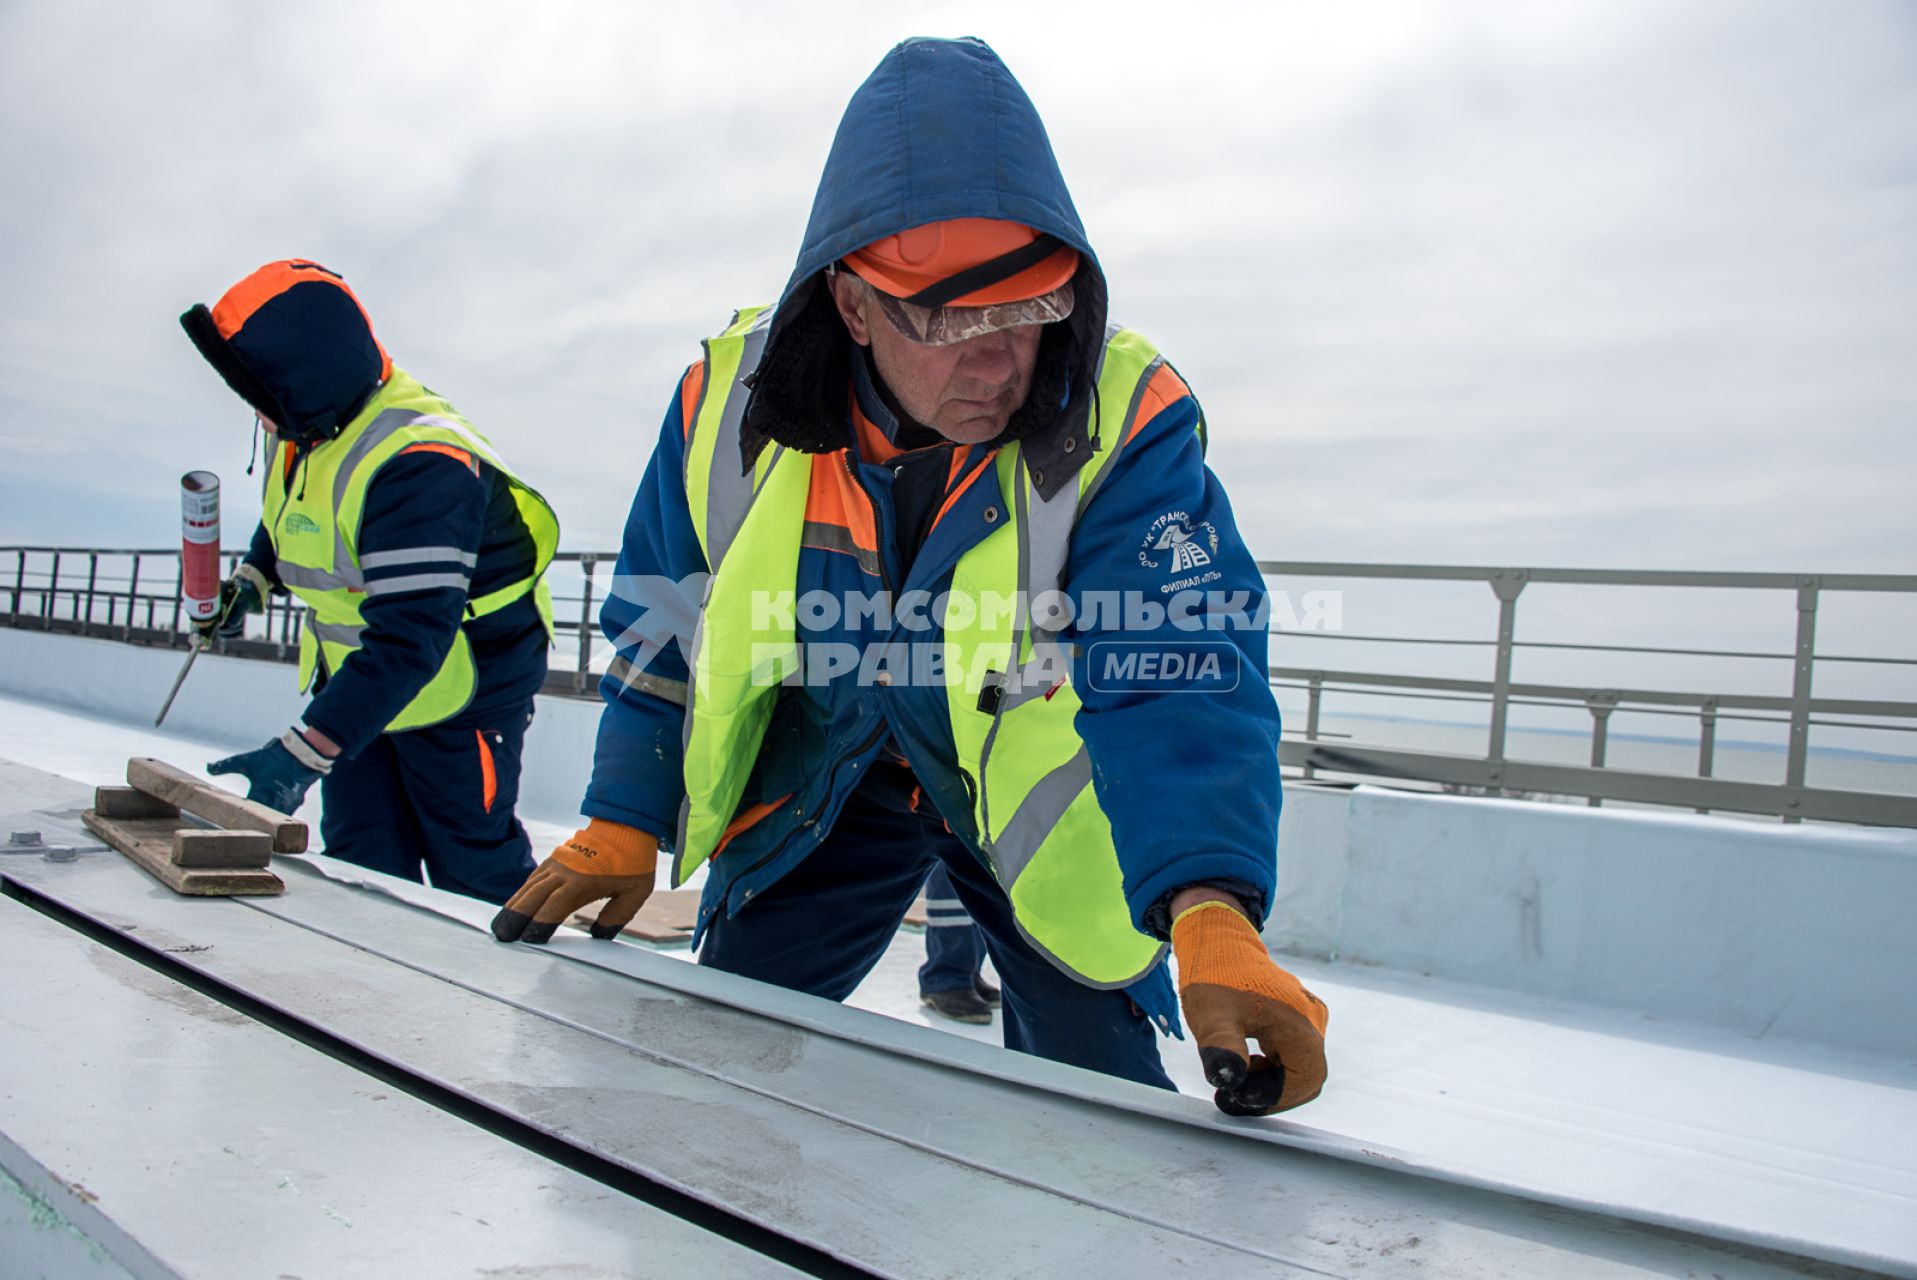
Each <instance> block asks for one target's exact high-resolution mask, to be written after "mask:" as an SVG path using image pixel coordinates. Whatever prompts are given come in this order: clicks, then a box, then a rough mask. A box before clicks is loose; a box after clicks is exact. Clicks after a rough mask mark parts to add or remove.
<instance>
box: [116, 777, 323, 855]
mask: <svg viewBox="0 0 1917 1280" xmlns="http://www.w3.org/2000/svg"><path fill="white" fill-rule="evenodd" d="M126 780H127V781H128V782H130V783H132V784H133V785H134V786H136V787H138V788H139V789H140V790H141V791H144V792H146V793H147V794H148V795H150V796H158V797H159V798H160V799H162V800H165V801H168V802H170V803H172V804H176V805H178V806H180V808H182V809H184V810H186V811H187V812H188V813H197V814H198V815H199V816H200V817H202V818H205V819H206V820H207V821H209V822H212V823H216V824H217V825H219V826H222V827H231V828H236V829H239V830H244V831H263V832H265V833H266V834H267V835H269V836H272V837H273V852H274V853H304V852H306V824H305V823H304V822H297V821H295V820H294V819H292V818H289V817H287V816H286V815H285V814H283V813H280V812H278V811H277V810H274V809H269V808H267V807H266V806H265V805H263V804H254V803H253V802H252V801H251V800H242V799H241V798H240V797H239V796H236V795H234V794H233V793H232V792H230V791H224V790H221V789H220V788H219V787H216V786H214V785H213V784H212V783H211V782H208V781H206V780H204V779H202V778H196V777H194V776H193V775H192V774H190V773H187V772H186V771H185V770H183V769H177V768H175V767H174V766H172V765H170V764H168V763H167V762H166V761H164V760H153V759H150V758H148V757H145V756H135V757H133V758H132V759H131V760H128V761H127V762H126Z"/></svg>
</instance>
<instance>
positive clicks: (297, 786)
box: [206, 729, 333, 815]
mask: <svg viewBox="0 0 1917 1280" xmlns="http://www.w3.org/2000/svg"><path fill="white" fill-rule="evenodd" d="M332 769H333V762H332V761H331V760H328V759H327V758H326V757H325V756H323V755H321V754H320V753H319V752H318V751H315V750H314V749H313V745H312V744H311V743H309V742H308V741H307V740H306V739H305V738H304V737H302V736H301V735H300V731H299V730H298V729H288V730H287V731H286V732H285V733H282V734H281V735H280V736H279V737H277V738H275V739H273V740H272V741H271V742H268V743H267V744H266V745H265V746H263V747H261V748H259V749H258V750H257V751H243V752H241V753H240V754H239V755H236V756H228V757H227V758H226V759H224V760H215V761H214V762H213V763H212V764H210V765H208V766H206V771H207V772H208V773H210V774H214V775H216V776H217V775H219V774H222V773H237V774H239V775H240V776H241V777H243V778H245V779H246V781H247V784H248V785H247V789H246V798H247V799H248V800H251V801H253V802H254V803H255V804H263V805H265V806H266V807H267V808H269V809H274V810H277V811H278V812H280V813H284V814H288V815H291V814H292V813H293V812H294V811H296V810H297V809H298V808H299V807H300V802H301V801H303V800H305V799H306V791H307V788H309V787H311V786H312V785H313V784H314V783H315V782H318V781H319V780H320V779H321V778H323V777H325V776H326V775H327V774H328V773H330V772H332Z"/></svg>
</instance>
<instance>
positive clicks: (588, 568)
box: [572, 551, 599, 693]
mask: <svg viewBox="0 0 1917 1280" xmlns="http://www.w3.org/2000/svg"><path fill="white" fill-rule="evenodd" d="M597 563H599V558H598V557H597V556H595V555H593V554H592V553H591V552H590V551H588V552H586V553H584V554H583V555H581V556H580V557H579V573H580V576H581V577H582V578H584V579H585V586H584V588H582V589H581V591H580V593H579V667H578V669H577V670H576V671H574V672H573V673H572V687H573V691H574V692H575V693H584V692H585V689H586V676H587V673H588V671H589V669H590V668H591V666H592V568H593V566H594V565H595V564H597Z"/></svg>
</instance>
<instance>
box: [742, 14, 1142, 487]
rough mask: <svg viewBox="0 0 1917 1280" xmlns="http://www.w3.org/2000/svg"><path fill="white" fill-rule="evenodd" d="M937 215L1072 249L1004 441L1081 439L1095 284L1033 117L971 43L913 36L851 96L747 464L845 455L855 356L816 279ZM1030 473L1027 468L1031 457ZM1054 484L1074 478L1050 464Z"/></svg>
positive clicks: (767, 374) (1077, 454) (1094, 355)
mask: <svg viewBox="0 0 1917 1280" xmlns="http://www.w3.org/2000/svg"><path fill="white" fill-rule="evenodd" d="M948 218H1001V219H1006V220H1009V221H1013V222H1022V223H1024V224H1026V225H1027V226H1030V227H1032V228H1034V229H1036V230H1038V231H1043V232H1049V233H1051V234H1052V235H1054V236H1057V237H1058V238H1059V239H1060V240H1062V241H1064V242H1065V243H1066V244H1068V245H1070V246H1071V247H1072V248H1074V249H1076V250H1078V253H1079V265H1078V274H1077V275H1076V276H1075V277H1074V278H1073V286H1074V289H1075V291H1076V294H1077V301H1076V304H1075V306H1074V309H1073V313H1072V316H1071V318H1070V319H1069V320H1065V321H1062V322H1060V323H1058V324H1054V325H1048V326H1046V333H1045V337H1044V340H1043V342H1042V345H1041V348H1040V356H1039V364H1040V367H1039V370H1038V372H1037V373H1036V374H1035V375H1034V379H1033V388H1032V394H1031V396H1030V397H1028V400H1027V404H1026V406H1025V407H1024V408H1023V409H1021V410H1020V411H1019V413H1018V414H1016V415H1014V417H1013V420H1012V422H1011V424H1010V425H1008V426H1007V428H1006V431H1005V434H1004V436H1002V437H1001V441H1003V440H1011V439H1021V440H1030V441H1031V444H1030V445H1029V446H1028V450H1031V451H1033V452H1034V453H1038V452H1042V453H1044V454H1045V455H1046V456H1048V457H1049V456H1050V455H1051V454H1052V453H1053V451H1054V450H1058V451H1059V452H1058V456H1059V457H1060V458H1061V459H1076V460H1077V461H1083V459H1084V457H1085V456H1087V455H1088V454H1089V452H1090V451H1089V450H1083V451H1080V450H1076V449H1074V450H1073V451H1071V452H1069V453H1067V452H1064V451H1063V450H1062V446H1063V443H1064V441H1065V439H1066V438H1067V437H1068V436H1069V435H1073V434H1078V435H1081V436H1083V435H1086V434H1087V424H1086V421H1085V418H1086V410H1087V406H1088V405H1089V404H1090V403H1091V401H1092V398H1093V397H1092V395H1091V381H1092V375H1093V372H1094V370H1095V366H1096V363H1097V360H1098V354H1099V352H1100V350H1101V349H1102V347H1103V334H1104V329H1105V313H1106V290H1105V276H1104V273H1103V271H1102V270H1100V268H1099V266H1098V259H1097V257H1096V255H1094V254H1093V252H1092V247H1091V243H1090V241H1088V240H1087V239H1086V237H1085V228H1084V227H1083V225H1081V224H1080V222H1079V220H1078V210H1077V209H1076V208H1074V207H1073V205H1072V197H1071V192H1070V191H1068V190H1067V189H1066V187H1065V178H1064V175H1063V174H1061V173H1060V172H1059V170H1058V161H1057V159H1056V158H1055V157H1054V156H1053V155H1052V144H1051V140H1050V139H1049V138H1047V137H1046V135H1045V125H1044V123H1043V122H1042V121H1041V120H1040V119H1039V117H1038V109H1037V108H1036V107H1034V106H1033V105H1032V100H1031V99H1030V98H1028V97H1026V96H1025V90H1024V89H1023V88H1021V87H1020V86H1019V83H1018V81H1017V80H1016V79H1014V78H1013V76H1012V73H1011V71H1009V70H1008V69H1007V68H1006V66H1005V64H1004V63H1003V62H1001V61H999V58H998V55H997V54H995V53H993V52H992V50H991V49H990V48H989V47H987V46H986V44H985V43H984V42H983V41H980V40H975V39H970V38H966V39H961V40H934V39H926V38H914V39H911V40H907V41H905V42H904V43H902V44H899V45H897V46H896V47H894V48H893V49H892V51H891V52H890V53H888V54H886V55H885V59H884V60H883V61H882V62H880V63H879V65H878V68H877V69H876V70H875V71H873V72H872V74H871V75H870V76H868V77H867V78H866V81H865V83H864V84H862V85H860V86H859V89H858V92H856V93H854V94H853V95H852V101H851V102H850V103H849V104H848V105H847V106H846V109H845V116H844V118H843V119H841V120H840V122H839V131H838V135H837V136H836V137H835V138H834V139H833V141H832V152H831V154H830V155H829V156H827V157H826V162H825V171H824V173H823V174H821V175H820V178H819V190H818V194H817V195H816V196H815V197H814V198H813V201H812V217H811V219H810V221H809V222H808V223H807V224H806V229H805V243H804V245H803V247H802V248H801V249H800V250H799V259H798V263H797V265H796V266H795V267H794V268H793V272H792V278H791V279H790V280H789V281H788V282H787V283H786V287H785V292H784V294H783V295H781V297H780V299H779V307H778V312H777V314H776V315H775V317H774V319H773V322H772V327H771V332H770V333H769V334H768V335H767V339H766V348H765V352H764V354H763V355H762V356H761V358H760V361H759V366H758V372H757V374H756V376H755V377H754V379H753V384H752V385H753V396H752V401H751V402H750V404H749V405H748V407H747V412H746V423H745V430H746V433H747V440H746V442H745V443H746V449H745V453H746V456H747V457H748V458H750V457H752V456H753V455H754V454H756V453H757V452H758V449H759V448H760V447H762V446H763V444H764V442H765V440H766V439H772V440H776V441H778V442H779V443H781V444H784V445H786V446H788V447H790V448H796V449H801V450H803V451H805V452H808V453H822V452H826V451H828V450H830V449H837V448H840V447H843V445H844V443H845V437H844V421H843V417H844V406H845V394H846V392H845V388H846V385H847V384H846V377H847V376H848V373H849V369H850V361H851V360H852V358H853V353H854V351H855V350H856V348H855V346H854V344H853V343H852V341H851V338H850V337H849V336H848V335H847V334H846V333H845V328H844V324H843V322H841V321H840V319H839V318H838V314H837V312H836V310H835V309H834V308H833V306H832V302H831V298H830V296H829V294H828V292H827V290H826V289H825V287H824V281H823V278H822V274H821V273H822V272H823V271H824V270H825V268H826V267H827V266H829V265H831V264H832V263H834V262H836V261H838V260H839V259H840V258H843V257H844V256H845V255H846V254H848V253H851V252H852V251H853V250H855V249H859V248H862V247H864V246H865V245H868V244H870V243H872V242H873V241H875V240H879V239H882V238H883V237H885V236H889V235H896V234H897V233H899V232H901V231H906V230H909V229H910V228H912V227H918V226H924V225H925V224H926V223H930V222H941V221H944V220H945V219H948ZM1035 461H1036V459H1035ZM1045 469H1046V470H1047V471H1049V472H1051V473H1052V474H1053V475H1054V476H1056V477H1057V478H1058V481H1059V482H1060V483H1062V481H1063V479H1064V477H1065V475H1067V474H1069V473H1070V471H1071V470H1073V469H1074V468H1072V467H1069V466H1064V465H1060V466H1056V467H1047V468H1045Z"/></svg>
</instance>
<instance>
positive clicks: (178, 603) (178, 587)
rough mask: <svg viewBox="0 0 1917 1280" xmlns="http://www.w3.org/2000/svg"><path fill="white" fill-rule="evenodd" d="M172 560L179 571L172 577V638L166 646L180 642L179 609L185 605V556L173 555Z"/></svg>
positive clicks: (176, 644)
mask: <svg viewBox="0 0 1917 1280" xmlns="http://www.w3.org/2000/svg"><path fill="white" fill-rule="evenodd" d="M173 562H174V563H175V564H176V565H178V566H179V568H180V571H179V573H178V574H177V575H175V577H174V579H173V627H172V638H171V639H169V640H168V641H167V647H168V648H177V647H178V646H179V644H180V643H181V637H180V610H181V609H183V608H184V607H185V606H186V557H185V556H184V555H179V556H175V557H174V558H173Z"/></svg>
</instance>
